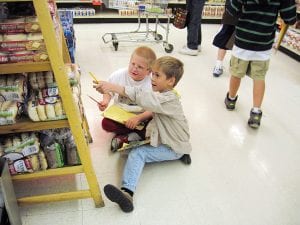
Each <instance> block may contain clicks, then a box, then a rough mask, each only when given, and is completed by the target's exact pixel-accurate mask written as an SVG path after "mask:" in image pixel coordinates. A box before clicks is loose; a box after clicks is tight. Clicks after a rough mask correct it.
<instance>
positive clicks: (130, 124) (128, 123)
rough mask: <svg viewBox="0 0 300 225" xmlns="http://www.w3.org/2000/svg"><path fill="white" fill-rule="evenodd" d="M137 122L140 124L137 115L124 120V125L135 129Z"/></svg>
mask: <svg viewBox="0 0 300 225" xmlns="http://www.w3.org/2000/svg"><path fill="white" fill-rule="evenodd" d="M139 124H140V119H139V118H138V117H133V118H131V119H129V120H127V121H126V122H125V126H126V127H127V128H129V129H132V130H133V129H135V128H136V127H137V125H139Z"/></svg>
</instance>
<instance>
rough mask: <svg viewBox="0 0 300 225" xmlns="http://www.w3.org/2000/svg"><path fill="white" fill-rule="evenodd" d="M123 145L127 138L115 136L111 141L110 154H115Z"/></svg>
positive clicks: (125, 136)
mask: <svg viewBox="0 0 300 225" xmlns="http://www.w3.org/2000/svg"><path fill="white" fill-rule="evenodd" d="M123 143H128V136H127V135H116V136H115V137H114V138H113V139H112V140H111V145H110V150H111V151H112V152H116V151H117V150H118V149H119V148H121V147H122V146H123Z"/></svg>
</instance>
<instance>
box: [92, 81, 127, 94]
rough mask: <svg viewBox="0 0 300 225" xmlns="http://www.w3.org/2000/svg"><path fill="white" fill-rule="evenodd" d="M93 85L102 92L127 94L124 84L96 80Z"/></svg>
mask: <svg viewBox="0 0 300 225" xmlns="http://www.w3.org/2000/svg"><path fill="white" fill-rule="evenodd" d="M93 87H94V88H95V89H96V90H97V91H98V92H100V93H101V94H109V92H113V93H118V94H120V95H125V93H124V87H123V86H120V85H117V84H112V83H109V82H107V81H97V82H94V85H93Z"/></svg>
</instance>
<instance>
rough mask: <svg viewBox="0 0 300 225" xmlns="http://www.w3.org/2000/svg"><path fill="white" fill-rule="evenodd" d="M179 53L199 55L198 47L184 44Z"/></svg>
mask: <svg viewBox="0 0 300 225" xmlns="http://www.w3.org/2000/svg"><path fill="white" fill-rule="evenodd" d="M179 53H180V54H183V55H192V56H196V55H198V49H190V48H188V47H187V46H183V48H182V49H180V50H179Z"/></svg>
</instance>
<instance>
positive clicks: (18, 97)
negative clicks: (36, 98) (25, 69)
mask: <svg viewBox="0 0 300 225" xmlns="http://www.w3.org/2000/svg"><path fill="white" fill-rule="evenodd" d="M27 90H28V88H27V82H26V77H25V74H11V75H2V76H1V77H0V96H1V97H0V101H18V102H24V100H25V99H26V97H27Z"/></svg>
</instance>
